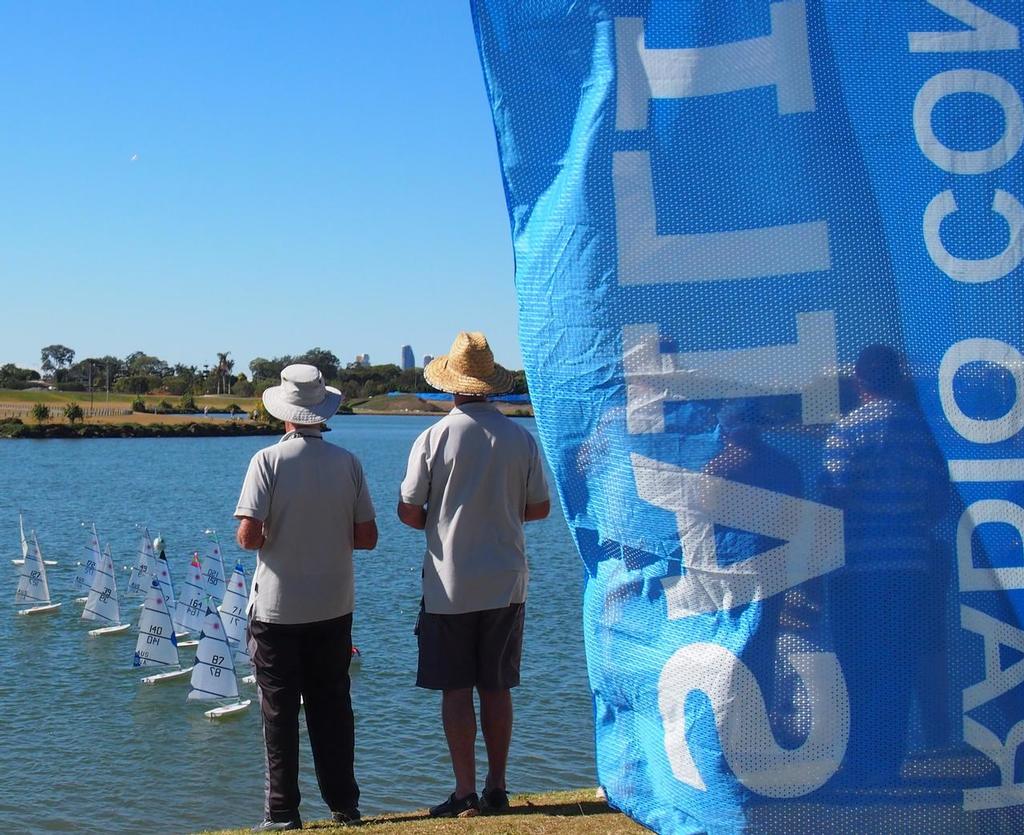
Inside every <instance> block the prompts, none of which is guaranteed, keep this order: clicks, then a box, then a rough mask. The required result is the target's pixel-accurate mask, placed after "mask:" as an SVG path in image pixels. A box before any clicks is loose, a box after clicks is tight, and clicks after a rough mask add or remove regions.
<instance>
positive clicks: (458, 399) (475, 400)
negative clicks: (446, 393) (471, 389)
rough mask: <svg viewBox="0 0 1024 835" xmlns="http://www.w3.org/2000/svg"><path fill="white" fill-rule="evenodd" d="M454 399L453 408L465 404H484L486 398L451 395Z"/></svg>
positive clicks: (474, 395) (475, 395)
mask: <svg viewBox="0 0 1024 835" xmlns="http://www.w3.org/2000/svg"><path fill="white" fill-rule="evenodd" d="M453 397H454V398H455V408H458V407H459V406H464V405H465V404H467V403H486V402H487V398H486V397H484V396H482V395H479V394H472V395H471V394H456V395H453Z"/></svg>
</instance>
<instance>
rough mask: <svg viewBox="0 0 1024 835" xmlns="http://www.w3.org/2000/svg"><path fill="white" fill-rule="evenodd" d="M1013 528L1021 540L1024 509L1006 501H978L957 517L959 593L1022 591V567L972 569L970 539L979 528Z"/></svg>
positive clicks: (1023, 569) (972, 552) (972, 551)
mask: <svg viewBox="0 0 1024 835" xmlns="http://www.w3.org/2000/svg"><path fill="white" fill-rule="evenodd" d="M991 523H1001V524H1004V525H1012V526H1013V527H1014V528H1016V530H1017V536H1018V538H1019V539H1024V507H1021V506H1020V505H1018V504H1014V503H1013V502H1009V501H1006V499H981V500H979V501H976V502H974V503H973V504H971V505H969V506H968V507H967V509H966V510H964V512H963V513H962V514H961V515H960V522H959V524H958V525H957V529H956V561H957V569H958V573H959V576H960V591H961V592H965V591H1002V590H1008V589H1024V565H1021V566H1013V567H1010V568H990V567H983V568H978V567H977V566H975V565H974V549H973V545H972V539H973V535H974V531H975V530H976V529H977V528H978V526H979V525H984V524H991Z"/></svg>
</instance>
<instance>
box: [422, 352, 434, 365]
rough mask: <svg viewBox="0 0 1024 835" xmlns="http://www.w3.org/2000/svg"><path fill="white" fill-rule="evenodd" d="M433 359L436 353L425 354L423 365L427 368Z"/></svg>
mask: <svg viewBox="0 0 1024 835" xmlns="http://www.w3.org/2000/svg"><path fill="white" fill-rule="evenodd" d="M433 360H434V355H433V354H424V355H423V367H424V368H426V367H427V366H428V365H430V363H431V362H433Z"/></svg>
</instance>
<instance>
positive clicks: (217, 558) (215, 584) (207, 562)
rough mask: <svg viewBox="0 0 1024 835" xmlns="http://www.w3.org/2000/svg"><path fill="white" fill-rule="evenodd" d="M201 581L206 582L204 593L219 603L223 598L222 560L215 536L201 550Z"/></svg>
mask: <svg viewBox="0 0 1024 835" xmlns="http://www.w3.org/2000/svg"><path fill="white" fill-rule="evenodd" d="M203 582H204V583H206V593H207V594H208V595H209V596H210V597H212V598H213V599H214V600H215V601H216V602H217V604H218V605H219V604H220V603H221V602H222V601H223V600H224V560H223V559H222V558H221V553H220V543H219V542H218V541H217V539H216V537H214V539H213V541H212V542H210V543H208V544H207V546H206V550H205V551H204V552H203Z"/></svg>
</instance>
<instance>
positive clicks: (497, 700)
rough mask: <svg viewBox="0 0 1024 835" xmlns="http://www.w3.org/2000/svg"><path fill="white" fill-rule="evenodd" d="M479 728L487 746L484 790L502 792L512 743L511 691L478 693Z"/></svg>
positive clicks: (484, 691)
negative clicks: (500, 790)
mask: <svg viewBox="0 0 1024 835" xmlns="http://www.w3.org/2000/svg"><path fill="white" fill-rule="evenodd" d="M478 692H479V693H480V727H481V728H482V729H483V732H484V743H485V744H486V745H487V780H486V782H485V783H484V788H485V789H504V788H505V766H506V765H507V763H508V748H509V745H510V744H511V742H512V691H511V690H480V691H478Z"/></svg>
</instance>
